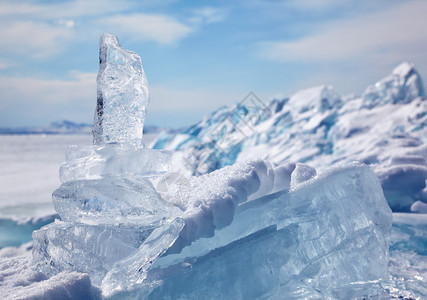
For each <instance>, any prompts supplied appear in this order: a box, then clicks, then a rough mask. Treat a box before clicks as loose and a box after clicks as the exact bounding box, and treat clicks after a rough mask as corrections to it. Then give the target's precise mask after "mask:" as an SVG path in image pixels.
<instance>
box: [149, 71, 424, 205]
mask: <svg viewBox="0 0 427 300" xmlns="http://www.w3.org/2000/svg"><path fill="white" fill-rule="evenodd" d="M426 142H427V101H426V95H425V91H424V87H423V83H422V79H421V77H420V75H419V73H418V72H417V71H416V69H415V68H414V66H413V65H412V64H410V63H402V64H401V65H399V66H398V67H397V68H395V69H394V70H393V72H392V74H391V75H389V76H387V77H385V78H384V79H382V80H380V81H378V82H377V83H375V84H374V85H372V86H369V87H368V88H367V89H366V90H365V92H364V93H363V94H362V95H361V96H358V95H347V96H341V95H339V94H338V93H336V92H335V91H334V90H333V88H332V87H330V86H318V87H314V88H310V89H307V90H302V91H299V92H297V93H295V94H294V95H292V96H291V97H289V98H285V99H273V100H271V101H268V102H263V101H262V100H261V99H259V98H258V97H257V96H256V95H255V94H253V93H250V94H249V95H248V96H247V97H246V98H245V99H244V100H243V101H242V102H240V103H239V104H237V105H236V106H233V107H221V108H219V109H218V110H216V111H214V112H212V113H210V114H208V115H206V116H205V117H204V118H203V119H202V120H201V121H200V122H198V123H196V124H195V125H193V126H191V127H189V128H187V129H186V130H184V131H182V132H178V133H166V132H164V133H162V134H160V135H159V136H158V138H157V140H156V141H155V142H154V144H153V145H154V148H158V149H168V150H174V151H176V154H175V155H174V157H176V158H177V159H176V162H174V167H175V168H176V169H179V170H181V171H182V172H185V173H187V174H188V175H189V174H192V175H198V174H204V173H208V172H211V171H213V170H215V169H218V168H221V167H223V166H225V165H230V164H233V163H235V162H236V161H243V160H246V159H251V158H256V157H261V158H264V159H269V160H270V161H271V162H273V163H277V164H283V163H286V162H291V163H292V162H303V163H307V164H309V165H312V166H314V167H316V168H322V167H327V166H331V165H334V164H337V163H344V162H350V161H354V160H358V161H361V162H364V163H366V164H369V165H371V166H372V168H373V169H374V171H375V172H376V174H377V175H378V178H379V180H380V182H381V183H382V186H383V189H384V193H385V196H386V198H387V200H388V202H389V204H390V206H391V207H392V209H393V210H395V211H410V210H411V207H412V210H413V211H422V210H424V209H426V208H427V188H426V179H427V163H426V161H427V143H426ZM182 162H183V163H182ZM414 203H415V204H414Z"/></svg>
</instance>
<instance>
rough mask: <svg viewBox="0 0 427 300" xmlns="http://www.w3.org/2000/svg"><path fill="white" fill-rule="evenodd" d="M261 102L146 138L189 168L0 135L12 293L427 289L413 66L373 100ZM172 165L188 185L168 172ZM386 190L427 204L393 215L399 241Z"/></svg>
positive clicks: (137, 154) (300, 294) (60, 141)
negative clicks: (160, 177)
mask: <svg viewBox="0 0 427 300" xmlns="http://www.w3.org/2000/svg"><path fill="white" fill-rule="evenodd" d="M250 97H251V98H248V99H245V101H247V102H246V103H240V105H238V106H237V107H233V108H221V109H219V110H218V111H216V112H214V113H212V114H210V115H207V116H206V117H205V118H204V119H203V120H202V121H201V122H199V123H197V124H196V125H194V126H192V127H190V128H189V129H188V130H185V131H182V132H178V133H170V132H169V133H166V132H164V133H161V134H160V135H158V134H153V135H144V141H145V143H146V144H147V145H148V146H149V147H154V148H167V149H170V150H174V151H175V156H174V160H173V168H174V171H175V172H176V173H170V171H169V169H168V170H167V171H165V170H166V169H165V166H166V164H167V162H168V161H167V160H168V157H169V156H168V155H167V154H166V155H164V152H161V151H158V150H152V149H144V148H139V147H135V146H132V145H127V144H124V145H115V144H112V145H101V146H95V147H91V146H89V145H91V143H92V141H91V140H92V137H91V136H90V135H80V136H79V135H75V136H73V135H66V136H65V135H47V136H45V135H15V136H10V135H3V136H0V142H1V148H0V149H1V153H0V172H1V173H0V179H1V181H0V184H1V186H0V192H1V194H0V196H1V197H0V295H2V297H4V298H6V299H9V298H11V299H21V298H28V297H29V298H36V299H37V298H40V299H63V298H67V299H69V298H71V299H81V298H85V299H97V298H100V297H102V296H104V297H108V296H111V295H113V296H114V295H115V296H117V297H120V296H123V297H136V296H141V297H147V298H153V299H155V298H165V297H172V298H174V296H177V297H178V296H180V297H183V298H192V297H193V298H195V297H197V298H200V297H201V296H203V295H204V296H205V297H207V298H209V297H213V295H218V296H222V297H225V296H229V297H233V296H236V292H238V293H239V298H242V299H243V298H256V295H259V296H260V297H261V296H262V297H264V298H277V297H280V296H283V295H287V296H289V297H290V298H304V297H309V296H310V297H313V298H324V297H332V298H339V299H349V298H354V297H359V298H364V297H365V298H369V297H372V296H373V297H378V298H381V299H382V298H387V297H394V298H405V299H423V298H425V297H426V296H427V284H426V282H427V260H426V256H427V215H426V214H423V213H420V212H422V211H423V209H425V203H424V202H425V201H426V199H427V196H426V195H427V189H426V186H425V180H426V178H427V166H426V159H427V154H426V153H427V152H426V150H425V149H426V143H427V141H426V138H427V135H426V129H425V128H427V127H426V126H425V124H426V118H427V114H426V113H425V112H426V111H427V109H426V101H425V99H426V98H425V95H424V89H423V87H422V81H421V79H420V77H419V75H418V73H417V72H416V70H415V69H414V68H413V66H412V65H410V64H407V63H404V64H402V65H400V66H399V67H397V68H396V69H395V70H394V71H393V73H392V74H391V75H390V76H388V77H386V78H385V79H383V80H380V81H379V82H377V83H376V84H375V85H373V86H371V87H368V88H367V90H366V92H365V93H364V94H363V95H362V96H343V97H341V96H339V95H337V94H336V93H335V92H334V91H333V89H332V88H330V87H324V86H322V87H315V88H312V89H308V90H304V91H300V92H297V93H296V94H294V95H293V96H291V97H290V98H289V99H283V100H272V101H270V102H269V103H267V104H264V103H262V102H260V101H259V99H257V98H256V96H255V95H250ZM254 105H255V107H254ZM257 105H258V107H256V106H257ZM120 138H122V137H120ZM124 138H125V137H124ZM125 139H126V138H125ZM72 144H74V145H82V146H83V147H74V148H73V149H72V151H70V152H69V153H68V157H67V159H66V164H64V165H63V167H62V169H61V181H62V185H61V187H60V188H59V189H58V190H56V191H55V193H54V204H55V208H56V212H58V213H59V215H60V216H61V221H59V220H58V221H55V222H54V223H52V221H53V219H54V218H55V216H56V215H55V211H54V210H53V207H52V204H51V193H52V191H53V190H55V189H57V188H58V187H59V186H60V184H61V183H60V181H59V177H58V169H59V166H60V164H61V162H62V161H63V160H64V153H65V149H66V147H67V146H68V145H72ZM162 153H163V154H162ZM249 158H250V159H255V160H253V161H251V162H245V161H246V160H247V159H249ZM260 158H261V159H260ZM265 159H268V160H269V161H268V160H265ZM352 160H360V161H362V162H364V163H367V164H370V165H371V167H372V169H373V171H375V173H374V172H373V171H372V169H371V168H370V167H368V166H366V165H361V164H358V163H351V164H348V162H349V161H352ZM135 161H137V162H138V163H135ZM236 162H237V163H236ZM298 162H305V163H308V164H311V165H313V166H315V167H317V168H318V169H317V170H316V169H314V168H312V167H310V166H309V165H306V164H301V163H298ZM341 163H347V164H344V165H341ZM227 165H232V166H228V167H225V168H222V167H224V166H227ZM331 166H333V167H331ZM221 168H222V169H221ZM217 169H218V170H217ZM322 169H323V170H322ZM214 170H217V171H215V172H212V171H214ZM141 171H146V172H147V174H148V175H147V174H145V173H143V172H141ZM156 172H157V173H156ZM168 172H169V173H168ZM211 172H212V173H211ZM164 173H168V174H169V175H168V176H170V175H172V177H167V178H168V179H167V180H166V182H167V183H168V184H171V183H172V184H174V183H175V184H176V182H177V181H172V182H171V181H169V182H168V180H170V179H173V180H176V179H179V180H181V181H179V182H178V183H179V184H178V185H177V186H175V187H174V188H177V190H173V189H171V187H173V186H170V185H169V186H167V189H166V190H163V189H162V185H161V183H162V181H158V180H157V179H155V178H154V177H155V176H154V177H153V174H154V175H156V174H157V175H156V176H158V175H159V174H164ZM178 173H181V175H182V174H185V175H188V174H191V173H193V174H198V175H200V174H204V173H209V174H206V175H203V176H199V177H192V178H190V177H189V176H187V178H185V177H179V176H178V177H176V176H177V174H178ZM153 178H154V179H153ZM153 180H154V181H153ZM156 180H157V181H156ZM380 184H381V185H382V188H383V189H384V191H385V196H386V197H387V200H388V203H389V204H390V205H391V206H392V207H393V208H394V209H395V211H409V210H410V209H411V210H412V211H416V212H418V213H402V212H399V213H394V214H393V223H392V228H391V240H390V247H388V246H387V245H388V239H389V235H388V234H389V232H390V227H391V222H392V214H391V211H390V209H389V207H388V205H387V203H386V200H385V198H384V195H383V190H382V188H381V185H380ZM162 192H163V193H164V194H162ZM183 195H184V196H185V197H184V198H183ZM139 197H142V198H139ZM144 197H145V198H144ZM140 199H143V201H138V200H140ZM183 200H185V201H183ZM48 223H51V224H49V225H47V226H45V227H43V229H41V230H39V231H37V232H35V233H34V235H33V237H34V242H31V233H32V231H33V230H35V229H38V228H40V227H41V226H43V225H45V224H48ZM10 246H12V247H10ZM274 249H281V251H280V252H277V251H275V250H274ZM272 250H273V251H272ZM31 251H33V256H31ZM388 255H390V257H388ZM236 258H237V259H236ZM388 258H390V260H389V262H388V265H387V261H388ZM33 259H34V261H33ZM36 264H38V268H36ZM76 271H77V272H76ZM86 273H88V274H89V275H88V274H86ZM237 273H238V276H237V275H236V274H237ZM247 275H248V276H247ZM378 278H381V279H378ZM254 279H256V280H255V281H256V283H255V284H251V285H249V286H248V285H247V281H246V280H254ZM213 282H214V283H215V284H217V285H216V286H215V285H211V283H213ZM186 283H189V284H186ZM100 289H101V290H100Z"/></svg>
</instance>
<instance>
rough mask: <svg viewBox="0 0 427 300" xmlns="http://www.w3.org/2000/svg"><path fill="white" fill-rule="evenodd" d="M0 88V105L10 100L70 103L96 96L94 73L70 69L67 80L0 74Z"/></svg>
mask: <svg viewBox="0 0 427 300" xmlns="http://www.w3.org/2000/svg"><path fill="white" fill-rule="evenodd" d="M0 90H1V91H2V102H1V105H5V103H7V102H11V101H13V102H15V101H16V102H18V101H24V102H29V101H30V102H37V103H41V104H54V103H60V102H62V103H64V102H70V103H71V102H75V101H81V100H82V99H89V98H94V99H95V98H96V74H95V73H81V72H78V71H72V72H70V79H68V80H58V79H55V80H46V79H39V78H33V77H6V76H0ZM94 101H95V100H94Z"/></svg>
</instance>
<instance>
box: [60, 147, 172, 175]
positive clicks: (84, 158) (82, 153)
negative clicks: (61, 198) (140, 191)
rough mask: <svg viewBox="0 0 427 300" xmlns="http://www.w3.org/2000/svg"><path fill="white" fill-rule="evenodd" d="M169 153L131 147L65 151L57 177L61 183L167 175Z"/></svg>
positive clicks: (170, 154) (169, 164) (69, 149)
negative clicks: (105, 178)
mask: <svg viewBox="0 0 427 300" xmlns="http://www.w3.org/2000/svg"><path fill="white" fill-rule="evenodd" d="M171 159H172V153H171V152H169V151H165V150H153V149H148V148H142V147H135V146H132V145H115V144H108V145H103V146H91V147H87V146H86V147H78V146H72V147H69V148H68V150H67V154H66V158H65V162H64V163H63V164H62V165H61V168H60V170H59V175H60V179H61V182H68V181H73V180H89V179H100V178H102V177H105V176H107V177H108V176H109V177H112V176H116V177H126V178H140V177H148V176H159V175H161V174H165V173H167V172H170V171H171V169H172V167H171Z"/></svg>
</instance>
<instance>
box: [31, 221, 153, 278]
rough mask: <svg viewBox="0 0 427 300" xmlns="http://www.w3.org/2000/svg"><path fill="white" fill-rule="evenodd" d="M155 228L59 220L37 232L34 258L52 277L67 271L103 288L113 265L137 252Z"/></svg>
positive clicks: (41, 268)
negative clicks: (86, 274)
mask: <svg viewBox="0 0 427 300" xmlns="http://www.w3.org/2000/svg"><path fill="white" fill-rule="evenodd" d="M152 231H153V227H139V228H130V227H118V226H116V227H114V226H105V225H96V226H94V225H87V224H79V223H69V222H62V221H56V222H54V223H51V224H49V225H47V226H45V227H43V228H41V229H40V230H37V231H34V233H33V239H34V246H33V258H34V260H35V261H37V262H38V270H40V271H42V272H43V273H44V274H47V275H49V276H52V275H54V274H57V273H60V272H61V271H64V270H72V271H79V272H82V273H88V274H89V275H90V277H91V280H92V282H93V283H94V284H95V285H98V286H99V285H100V283H101V281H102V279H103V278H104V276H105V274H106V273H107V272H108V271H109V270H110V269H111V268H113V266H114V264H115V263H116V262H117V261H120V260H121V259H124V258H126V257H128V256H130V255H132V254H134V253H135V252H137V250H138V248H139V246H140V245H141V244H143V242H144V241H145V240H146V239H147V237H148V236H149V235H150V233H151V232H152Z"/></svg>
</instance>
